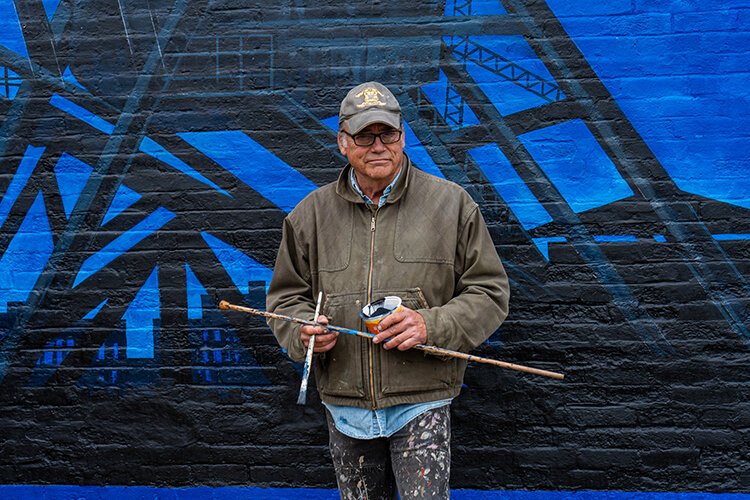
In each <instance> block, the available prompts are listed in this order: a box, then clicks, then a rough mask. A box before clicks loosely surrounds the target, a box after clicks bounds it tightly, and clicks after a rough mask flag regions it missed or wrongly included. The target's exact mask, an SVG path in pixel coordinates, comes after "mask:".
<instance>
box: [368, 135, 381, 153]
mask: <svg viewBox="0 0 750 500" xmlns="http://www.w3.org/2000/svg"><path fill="white" fill-rule="evenodd" d="M370 149H372V150H374V151H382V150H384V149H385V144H383V140H382V139H381V138H380V136H379V135H376V136H375V141H374V142H373V143H372V145H371V146H370Z"/></svg>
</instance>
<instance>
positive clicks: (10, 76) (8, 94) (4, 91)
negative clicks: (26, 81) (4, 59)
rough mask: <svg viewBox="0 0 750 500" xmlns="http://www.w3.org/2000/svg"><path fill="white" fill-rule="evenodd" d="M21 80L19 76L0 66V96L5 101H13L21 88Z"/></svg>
mask: <svg viewBox="0 0 750 500" xmlns="http://www.w3.org/2000/svg"><path fill="white" fill-rule="evenodd" d="M22 83H23V79H22V78H21V75H19V74H18V73H16V72H15V71H13V70H12V69H10V68H7V67H5V66H0V95H1V96H3V97H5V98H6V99H9V100H11V101H12V100H13V99H15V97H16V94H17V93H18V89H19V88H21V84H22Z"/></svg>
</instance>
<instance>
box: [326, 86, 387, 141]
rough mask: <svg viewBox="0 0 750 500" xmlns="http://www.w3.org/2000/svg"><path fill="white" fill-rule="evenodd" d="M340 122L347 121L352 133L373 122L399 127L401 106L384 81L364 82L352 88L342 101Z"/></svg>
mask: <svg viewBox="0 0 750 500" xmlns="http://www.w3.org/2000/svg"><path fill="white" fill-rule="evenodd" d="M339 123H345V124H346V126H347V127H348V128H349V133H351V134H356V133H357V132H359V131H360V130H362V129H363V128H365V127H366V126H368V125H372V124H373V123H384V124H386V125H390V126H391V127H393V128H399V127H400V126H401V106H399V104H398V101H397V100H396V97H394V95H393V93H391V91H390V90H388V89H387V88H386V86H385V85H383V84H382V83H378V82H366V83H362V84H360V85H357V86H356V87H354V88H353V89H351V90H350V91H349V93H348V94H346V97H344V100H343V101H341V109H340V110H339Z"/></svg>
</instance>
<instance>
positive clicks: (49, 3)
mask: <svg viewBox="0 0 750 500" xmlns="http://www.w3.org/2000/svg"><path fill="white" fill-rule="evenodd" d="M42 4H43V5H44V11H45V12H46V13H47V19H48V20H50V21H52V18H53V17H55V12H56V11H57V6H58V5H60V0H42Z"/></svg>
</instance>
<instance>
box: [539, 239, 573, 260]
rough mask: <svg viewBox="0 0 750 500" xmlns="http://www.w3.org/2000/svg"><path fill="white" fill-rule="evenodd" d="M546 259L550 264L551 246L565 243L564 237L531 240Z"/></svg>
mask: <svg viewBox="0 0 750 500" xmlns="http://www.w3.org/2000/svg"><path fill="white" fill-rule="evenodd" d="M531 239H532V241H533V242H534V244H535V245H536V247H537V248H538V249H539V251H540V252H541V254H542V255H544V258H545V259H546V260H547V262H549V244H550V243H564V242H565V241H566V239H565V238H564V237H562V236H550V237H548V238H531Z"/></svg>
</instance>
